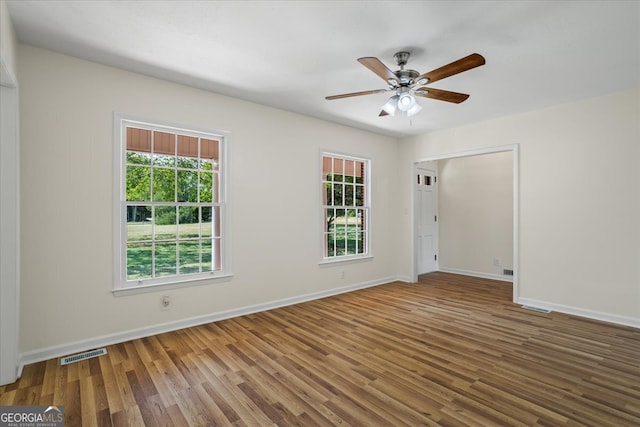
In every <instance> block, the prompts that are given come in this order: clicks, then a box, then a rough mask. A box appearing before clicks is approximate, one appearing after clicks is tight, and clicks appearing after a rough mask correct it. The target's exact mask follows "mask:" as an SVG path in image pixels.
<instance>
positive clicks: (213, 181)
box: [116, 119, 225, 289]
mask: <svg viewBox="0 0 640 427" xmlns="http://www.w3.org/2000/svg"><path fill="white" fill-rule="evenodd" d="M119 127H120V129H119V131H120V143H119V144H118V145H119V148H120V149H119V160H118V161H119V164H118V167H117V175H118V185H117V188H118V190H117V193H118V199H119V200H118V202H119V212H118V217H119V218H118V223H119V227H118V228H119V231H120V234H119V239H116V240H119V241H118V242H117V246H118V247H117V249H116V253H117V254H116V257H117V264H118V268H117V270H118V271H117V273H118V274H119V279H118V281H117V283H116V289H118V288H119V289H122V288H132V287H141V286H147V285H159V284H168V283H175V282H183V281H191V280H197V279H202V278H207V277H211V276H216V275H220V274H223V273H224V268H223V266H224V261H225V260H224V251H223V249H224V244H225V242H224V236H223V230H224V227H223V223H224V221H225V215H224V196H225V194H224V191H223V188H224V186H223V185H222V184H223V173H222V172H223V167H224V165H223V162H222V160H223V157H224V156H222V153H223V150H224V141H225V138H224V136H222V135H217V134H210V133H203V132H197V131H191V130H185V129H178V128H174V127H169V126H162V125H158V124H150V123H144V122H139V121H133V120H127V119H120V120H119Z"/></svg>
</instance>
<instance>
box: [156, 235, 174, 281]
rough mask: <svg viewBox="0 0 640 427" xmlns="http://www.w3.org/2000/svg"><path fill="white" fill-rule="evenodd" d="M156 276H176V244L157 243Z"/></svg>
mask: <svg viewBox="0 0 640 427" xmlns="http://www.w3.org/2000/svg"><path fill="white" fill-rule="evenodd" d="M154 261H155V273H156V274H155V276H156V277H163V276H174V275H175V274H176V244H175V243H156V250H155V259H154Z"/></svg>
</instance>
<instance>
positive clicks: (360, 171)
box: [321, 153, 369, 261]
mask: <svg viewBox="0 0 640 427" xmlns="http://www.w3.org/2000/svg"><path fill="white" fill-rule="evenodd" d="M321 181H322V210H323V228H324V232H323V237H324V239H323V240H324V243H323V252H324V259H325V260H336V261H337V260H341V259H350V258H355V257H362V256H365V255H368V254H369V226H368V224H369V161H368V160H366V159H360V158H355V157H349V156H343V155H337V154H331V153H323V154H322V180H321Z"/></svg>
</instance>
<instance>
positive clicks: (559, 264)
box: [399, 89, 640, 326]
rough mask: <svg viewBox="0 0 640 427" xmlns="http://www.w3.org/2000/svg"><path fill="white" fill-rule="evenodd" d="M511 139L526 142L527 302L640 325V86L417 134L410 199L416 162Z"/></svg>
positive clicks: (523, 261) (406, 252)
mask: <svg viewBox="0 0 640 427" xmlns="http://www.w3.org/2000/svg"><path fill="white" fill-rule="evenodd" d="M508 144H519V147H520V150H519V153H520V155H519V157H520V158H519V165H520V176H519V179H520V188H519V207H520V218H519V220H520V224H519V229H520V245H519V254H520V256H519V267H520V271H519V273H520V274H519V287H520V296H521V300H522V301H525V302H534V303H536V304H537V305H546V306H549V307H552V308H553V309H556V310H563V311H572V312H575V313H581V314H584V315H589V316H592V317H598V318H602V319H610V320H614V321H618V322H621V323H628V324H634V325H636V326H640V262H639V260H640V221H639V218H640V167H638V165H639V164H640V90H637V89H636V90H632V91H628V92H622V93H615V94H610V95H608V96H603V97H598V98H595V99H589V100H585V101H581V102H576V103H573V104H567V105H560V106H556V107H553V108H547V109H544V110H538V111H533V112H529V113H525V114H519V115H514V116H509V117H504V118H500V119H496V120H491V121H487V122H482V123H476V124H471V125H468V126H464V127H459V128H455V129H448V130H443V131H439V132H434V133H431V134H426V135H420V136H416V137H413V138H407V139H406V140H404V141H403V142H402V145H401V146H402V160H401V162H402V163H401V164H402V165H403V166H404V165H406V167H404V168H402V169H403V171H405V176H404V178H403V180H404V182H406V183H407V185H406V186H404V188H406V189H407V191H405V194H404V195H403V201H402V204H403V206H404V207H405V208H407V209H408V207H409V202H410V200H411V199H410V197H409V191H408V189H409V188H410V187H409V182H411V176H410V175H409V174H407V173H406V171H407V170H410V168H409V166H410V165H411V163H412V162H413V161H416V160H419V159H426V158H431V157H436V156H440V155H446V154H451V153H457V152H463V151H467V150H475V149H482V148H487V147H495V146H503V145H508ZM403 223H404V224H406V226H405V229H404V230H403V232H402V235H403V236H405V241H404V242H403V244H402V250H400V248H399V254H400V256H401V260H403V261H404V262H403V264H404V265H403V266H402V267H401V271H404V272H410V271H411V263H410V259H411V257H410V253H411V240H410V231H409V228H410V227H409V223H408V221H404V222H403Z"/></svg>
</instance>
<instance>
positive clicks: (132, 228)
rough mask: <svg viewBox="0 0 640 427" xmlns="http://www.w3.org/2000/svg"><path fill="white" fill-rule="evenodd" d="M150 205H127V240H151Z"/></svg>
mask: <svg viewBox="0 0 640 427" xmlns="http://www.w3.org/2000/svg"><path fill="white" fill-rule="evenodd" d="M152 224H153V223H152V222H151V206H127V241H128V242H132V241H136V240H151V232H152Z"/></svg>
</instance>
